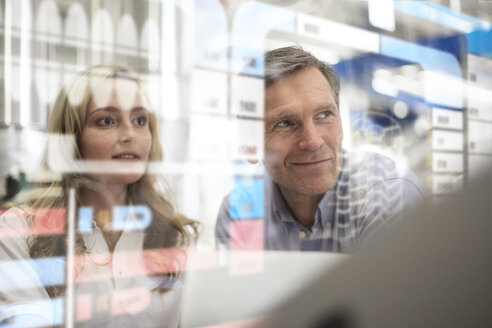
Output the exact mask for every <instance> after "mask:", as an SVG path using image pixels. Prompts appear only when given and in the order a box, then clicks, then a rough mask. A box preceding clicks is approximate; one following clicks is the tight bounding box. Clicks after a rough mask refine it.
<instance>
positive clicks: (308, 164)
mask: <svg viewBox="0 0 492 328" xmlns="http://www.w3.org/2000/svg"><path fill="white" fill-rule="evenodd" d="M329 160H330V159H329V158H326V159H322V160H319V161H309V162H293V163H292V164H293V165H297V166H316V165H322V164H324V163H326V162H328V161H329Z"/></svg>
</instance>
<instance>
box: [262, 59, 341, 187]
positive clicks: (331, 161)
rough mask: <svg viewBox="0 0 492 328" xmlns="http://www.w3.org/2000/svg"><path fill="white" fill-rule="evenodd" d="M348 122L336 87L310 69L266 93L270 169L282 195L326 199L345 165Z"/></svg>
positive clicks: (266, 129)
mask: <svg viewBox="0 0 492 328" xmlns="http://www.w3.org/2000/svg"><path fill="white" fill-rule="evenodd" d="M342 139H343V132H342V124H341V120H340V113H339V111H338V108H337V105H336V103H335V100H334V98H333V93H332V89H331V86H330V84H329V83H328V81H327V80H326V78H325V77H324V76H323V74H321V72H320V71H319V70H318V69H317V68H314V67H308V68H305V69H303V70H301V71H299V72H298V73H296V74H293V75H289V76H287V77H284V78H282V79H280V80H278V81H276V82H274V83H273V84H272V85H270V86H269V87H268V88H266V91H265V167H266V170H267V172H268V174H269V175H270V177H271V178H272V180H273V181H274V182H276V183H277V184H278V185H279V187H280V190H281V191H282V193H284V195H285V193H286V192H289V193H294V194H302V195H320V194H323V193H325V192H326V191H328V190H330V189H332V188H333V187H334V186H335V183H336V181H337V179H338V175H339V173H340V170H341V166H342V160H343V156H342Z"/></svg>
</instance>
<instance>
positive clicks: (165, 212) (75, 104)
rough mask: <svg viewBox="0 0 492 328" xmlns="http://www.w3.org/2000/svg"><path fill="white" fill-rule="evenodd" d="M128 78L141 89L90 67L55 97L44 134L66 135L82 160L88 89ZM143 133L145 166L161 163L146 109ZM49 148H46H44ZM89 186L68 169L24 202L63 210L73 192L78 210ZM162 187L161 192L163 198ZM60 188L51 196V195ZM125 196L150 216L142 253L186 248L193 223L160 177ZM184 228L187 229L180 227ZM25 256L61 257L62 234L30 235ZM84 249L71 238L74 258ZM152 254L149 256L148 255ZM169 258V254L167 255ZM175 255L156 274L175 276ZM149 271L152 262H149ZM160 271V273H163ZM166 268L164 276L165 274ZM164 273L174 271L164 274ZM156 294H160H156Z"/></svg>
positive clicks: (53, 290)
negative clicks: (146, 126) (146, 135)
mask: <svg viewBox="0 0 492 328" xmlns="http://www.w3.org/2000/svg"><path fill="white" fill-rule="evenodd" d="M114 78H121V79H128V80H131V81H134V82H135V83H137V85H138V86H139V87H140V88H141V81H140V80H139V78H138V77H137V76H136V74H134V73H132V72H131V71H130V70H128V69H127V68H125V67H121V66H113V65H109V66H108V65H98V66H93V67H90V68H88V69H86V70H85V71H82V72H80V73H78V74H76V76H75V77H74V79H73V81H72V82H71V83H70V84H68V85H67V86H66V87H65V88H63V89H62V90H61V91H60V92H59V94H58V97H57V99H56V102H55V105H54V107H53V109H52V111H51V113H50V116H49V120H48V129H47V130H48V134H49V135H55V136H56V135H61V136H68V137H71V136H73V137H72V139H71V140H72V141H73V142H72V145H71V146H72V148H73V152H71V154H70V156H75V159H82V158H81V154H80V147H79V143H80V135H81V132H82V129H83V127H84V124H85V120H86V114H87V107H88V105H89V103H90V101H91V99H92V97H93V90H95V88H98V86H99V85H100V84H101V83H102V82H104V81H106V80H107V79H114ZM149 129H150V133H151V135H152V141H151V147H150V152H149V158H148V160H149V162H159V161H162V160H163V151H162V148H161V145H160V141H159V135H158V129H157V118H156V115H155V113H154V112H153V111H149ZM49 146H50V145H48V147H49ZM50 151H51V152H53V151H56V150H53V149H51V150H50V149H47V151H46V152H45V155H44V158H43V167H44V169H46V170H48V171H49V170H50V163H49V152H50ZM93 184H94V182H93V181H92V180H91V179H90V178H89V177H88V176H87V175H86V174H84V172H76V171H75V172H74V171H68V173H62V177H61V181H60V180H58V181H52V182H49V183H47V184H45V185H44V186H43V188H42V189H40V190H41V192H40V193H39V194H38V195H36V197H35V198H33V199H31V200H29V201H28V204H27V205H28V206H29V207H30V208H33V209H50V208H64V209H67V208H68V191H69V189H70V188H73V189H74V190H75V195H76V203H77V205H78V206H84V204H82V201H81V198H80V188H81V187H84V188H91V185H93ZM163 187H166V188H165V190H167V192H166V193H165V194H164V192H163V191H162V189H163ZM57 190H58V191H59V190H61V192H59V193H58V194H57V192H56V191H57ZM127 198H128V201H129V203H131V204H141V205H145V206H147V207H148V209H149V210H150V211H151V213H152V221H151V223H150V225H149V226H148V227H147V228H146V230H145V239H144V246H143V247H144V249H160V248H172V247H179V246H185V245H188V244H189V243H191V242H192V241H193V239H194V238H196V235H197V223H196V222H195V221H192V220H189V219H187V218H186V217H184V216H183V215H181V214H179V213H178V212H177V211H176V210H175V206H174V205H173V203H172V202H171V201H170V200H171V199H172V198H170V194H169V188H167V183H166V182H165V180H164V178H163V177H162V176H161V175H157V174H150V173H148V172H146V173H145V174H144V175H143V176H142V177H141V178H140V179H139V180H138V181H136V182H135V183H132V184H130V185H128V190H127ZM187 226H188V227H190V228H191V229H188V228H186V227H187ZM29 250H30V255H31V257H51V256H60V255H64V254H66V236H65V235H51V236H35V237H32V238H31V239H30V241H29ZM85 251H86V247H85V245H84V241H83V239H82V236H81V235H79V234H77V237H76V250H75V252H76V254H83V253H85ZM151 253H152V252H151ZM173 254H175V253H173ZM178 259H179V257H176V258H174V259H173V261H175V263H173V268H172V269H171V270H170V269H169V264H170V263H163V264H162V268H161V269H163V270H161V271H159V270H156V271H158V272H161V273H162V275H163V276H165V275H169V274H171V275H175V274H176V273H177V272H179V270H180V267H181V266H180V265H181V264H182V263H180V261H179V260H178ZM152 265H153V266H154V267H155V265H156V263H152ZM164 267H165V269H164ZM166 270H167V272H166ZM169 271H174V272H171V273H169ZM46 289H47V291H48V293H49V294H50V296H51V297H53V296H57V295H59V294H60V293H61V292H62V291H63V287H47V288H46ZM161 291H162V290H161Z"/></svg>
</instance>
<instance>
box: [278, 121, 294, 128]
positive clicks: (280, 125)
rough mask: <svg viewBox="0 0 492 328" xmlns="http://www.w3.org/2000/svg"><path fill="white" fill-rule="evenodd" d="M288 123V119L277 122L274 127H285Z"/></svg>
mask: <svg viewBox="0 0 492 328" xmlns="http://www.w3.org/2000/svg"><path fill="white" fill-rule="evenodd" d="M289 125H291V123H290V121H282V122H279V123H277V125H276V127H278V128H285V127H288V126H289Z"/></svg>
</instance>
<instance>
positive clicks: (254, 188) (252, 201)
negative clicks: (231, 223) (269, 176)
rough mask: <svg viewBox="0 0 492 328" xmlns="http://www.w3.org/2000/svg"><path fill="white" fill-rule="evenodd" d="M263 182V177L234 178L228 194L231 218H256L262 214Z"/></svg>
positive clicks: (263, 199) (263, 202) (263, 200)
mask: <svg viewBox="0 0 492 328" xmlns="http://www.w3.org/2000/svg"><path fill="white" fill-rule="evenodd" d="M264 188H265V183H264V180H263V178H236V179H235V180H234V189H233V190H232V192H231V194H230V195H229V202H230V215H231V219H233V220H245V219H257V218H263V216H264V204H265V189H264Z"/></svg>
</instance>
